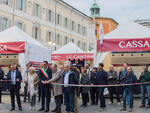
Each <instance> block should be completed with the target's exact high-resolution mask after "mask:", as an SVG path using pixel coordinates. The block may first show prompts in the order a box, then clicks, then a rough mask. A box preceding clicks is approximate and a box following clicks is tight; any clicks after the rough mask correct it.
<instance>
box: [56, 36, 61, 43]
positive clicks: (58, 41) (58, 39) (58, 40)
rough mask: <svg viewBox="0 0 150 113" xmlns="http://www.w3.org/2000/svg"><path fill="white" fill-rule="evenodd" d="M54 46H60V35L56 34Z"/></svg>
mask: <svg viewBox="0 0 150 113" xmlns="http://www.w3.org/2000/svg"><path fill="white" fill-rule="evenodd" d="M56 44H58V45H60V34H57V39H56Z"/></svg>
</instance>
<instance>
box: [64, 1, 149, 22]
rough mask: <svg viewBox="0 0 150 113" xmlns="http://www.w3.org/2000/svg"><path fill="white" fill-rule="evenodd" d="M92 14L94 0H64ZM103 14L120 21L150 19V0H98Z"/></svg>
mask: <svg viewBox="0 0 150 113" xmlns="http://www.w3.org/2000/svg"><path fill="white" fill-rule="evenodd" d="M64 1H65V2H67V3H69V4H70V5H72V6H73V7H75V8H77V9H78V10H80V11H82V12H84V13H85V14H87V15H89V16H90V11H89V9H90V7H91V5H92V3H93V1H94V0H64ZM96 2H97V4H98V5H99V6H100V8H101V16H103V17H110V18H113V19H115V20H116V21H117V22H119V23H124V22H127V21H132V20H137V19H150V0H96Z"/></svg>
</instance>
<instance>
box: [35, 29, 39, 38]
mask: <svg viewBox="0 0 150 113" xmlns="http://www.w3.org/2000/svg"><path fill="white" fill-rule="evenodd" d="M35 39H38V27H35Z"/></svg>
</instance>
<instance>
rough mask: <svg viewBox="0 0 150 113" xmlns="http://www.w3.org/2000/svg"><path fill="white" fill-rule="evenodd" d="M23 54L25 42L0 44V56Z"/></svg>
mask: <svg viewBox="0 0 150 113" xmlns="http://www.w3.org/2000/svg"><path fill="white" fill-rule="evenodd" d="M24 52H25V42H5V43H0V54H18V53H24Z"/></svg>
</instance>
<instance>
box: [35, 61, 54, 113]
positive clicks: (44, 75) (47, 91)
mask: <svg viewBox="0 0 150 113" xmlns="http://www.w3.org/2000/svg"><path fill="white" fill-rule="evenodd" d="M38 74H39V79H40V83H41V84H40V85H41V94H42V101H41V109H39V111H43V110H45V112H49V104H50V98H51V88H52V87H51V85H50V84H43V83H42V81H48V80H50V79H51V78H52V70H51V69H50V68H49V66H48V62H47V61H44V62H43V68H42V69H41V70H39V73H38ZM45 100H46V109H45Z"/></svg>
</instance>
